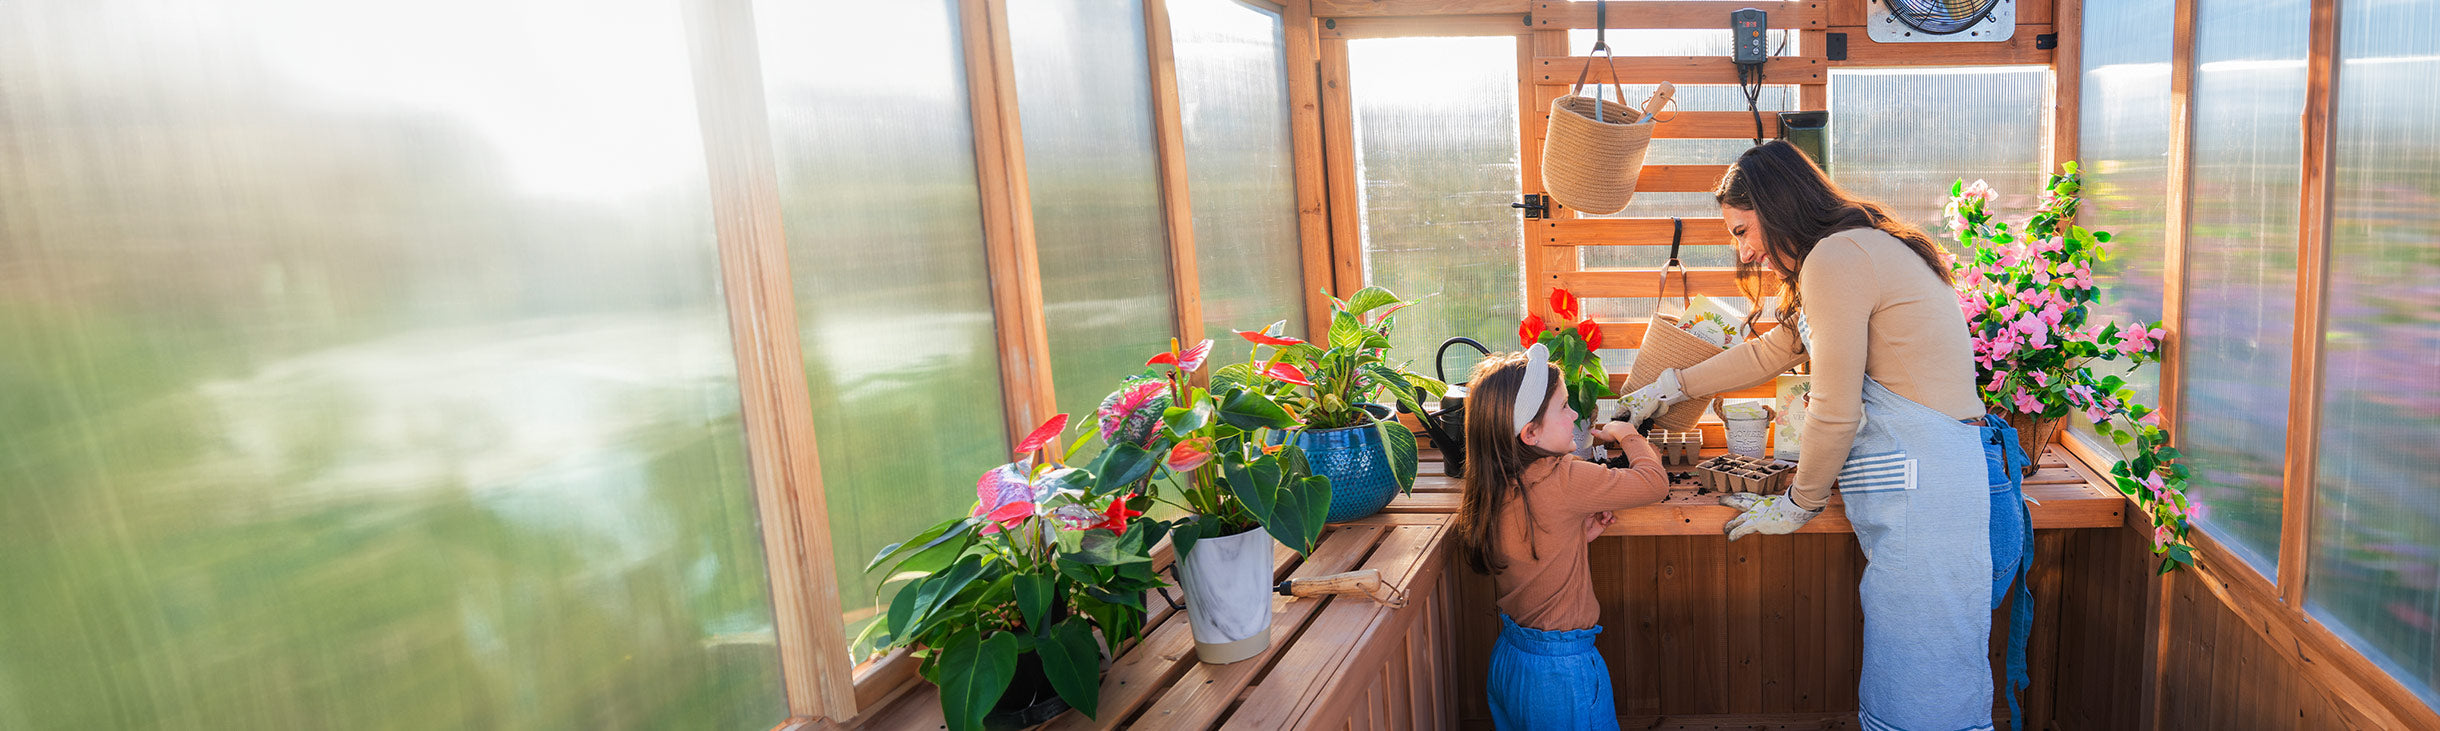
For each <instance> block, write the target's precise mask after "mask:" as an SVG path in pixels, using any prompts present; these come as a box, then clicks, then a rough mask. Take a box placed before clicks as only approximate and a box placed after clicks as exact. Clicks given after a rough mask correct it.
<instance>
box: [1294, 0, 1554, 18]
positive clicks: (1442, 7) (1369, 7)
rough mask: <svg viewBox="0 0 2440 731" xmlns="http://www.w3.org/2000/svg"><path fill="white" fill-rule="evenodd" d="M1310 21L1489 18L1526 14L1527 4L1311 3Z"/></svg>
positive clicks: (1505, 0) (1448, 0)
mask: <svg viewBox="0 0 2440 731" xmlns="http://www.w3.org/2000/svg"><path fill="white" fill-rule="evenodd" d="M1312 2H1313V17H1316V18H1347V17H1355V16H1378V15H1491V14H1498V13H1522V12H1525V7H1526V0H1312Z"/></svg>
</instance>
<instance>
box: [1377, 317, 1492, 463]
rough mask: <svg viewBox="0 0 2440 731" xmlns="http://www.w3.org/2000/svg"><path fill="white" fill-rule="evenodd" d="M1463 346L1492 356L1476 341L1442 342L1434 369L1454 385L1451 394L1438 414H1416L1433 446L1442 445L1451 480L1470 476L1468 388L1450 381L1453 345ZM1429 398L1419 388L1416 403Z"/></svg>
mask: <svg viewBox="0 0 2440 731" xmlns="http://www.w3.org/2000/svg"><path fill="white" fill-rule="evenodd" d="M1460 343H1463V344H1465V345H1466V346H1468V347H1471V348H1474V350H1475V351H1476V352H1479V353H1481V354H1483V355H1485V356H1488V355H1491V349H1490V348H1486V347H1483V344H1482V343H1479V342H1475V340H1474V339H1473V338H1469V337H1454V338H1449V339H1447V340H1443V341H1441V343H1440V350H1438V351H1434V352H1433V354H1432V366H1433V369H1434V372H1435V374H1436V375H1438V376H1439V377H1440V381H1441V382H1442V383H1448V384H1450V385H1449V392H1448V394H1447V395H1444V396H1441V397H1440V409H1439V410H1438V411H1433V412H1430V413H1424V414H1415V420H1416V421H1420V422H1423V433H1424V434H1425V435H1427V436H1430V437H1431V438H1432V443H1433V444H1436V445H1439V446H1440V458H1441V460H1442V461H1441V463H1440V465H1441V469H1442V474H1445V475H1448V476H1450V477H1458V476H1461V475H1464V474H1465V473H1466V387H1465V386H1464V385H1462V384H1457V383H1454V382H1451V381H1450V380H1449V359H1448V355H1449V346H1452V345H1457V344H1460ZM1429 396H1430V394H1428V393H1425V392H1424V390H1423V389H1420V388H1418V389H1415V402H1416V403H1423V401H1424V399H1426V398H1428V397H1429ZM1398 410H1399V411H1406V406H1405V405H1403V404H1401V405H1400V406H1399V407H1398ZM1408 413H1413V412H1408Z"/></svg>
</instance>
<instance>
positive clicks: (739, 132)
mask: <svg viewBox="0 0 2440 731" xmlns="http://www.w3.org/2000/svg"><path fill="white" fill-rule="evenodd" d="M752 1H753V0H685V2H684V3H683V6H684V7H683V14H684V20H685V26H686V38H687V46H688V49H689V53H690V65H691V71H692V74H693V78H694V82H695V88H696V106H697V109H696V111H697V117H698V121H699V123H700V124H701V125H702V129H703V140H704V155H705V159H706V162H707V166H708V168H709V175H710V193H711V198H712V203H713V222H714V234H715V239H716V242H717V245H718V248H719V254H720V257H719V258H720V267H721V284H722V292H723V295H724V297H725V298H726V307H727V310H728V320H729V323H730V335H731V338H732V342H733V349H734V352H735V356H736V360H737V374H738V390H739V394H740V397H741V400H742V402H743V403H742V414H743V421H744V423H745V432H746V434H745V436H746V446H747V458H748V461H749V465H750V468H751V471H752V481H753V485H754V493H755V504H756V508H757V512H758V515H759V516H761V520H762V526H763V529H762V530H763V535H762V538H763V550H764V555H765V563H766V569H767V571H768V574H769V578H770V586H771V601H772V609H773V615H774V627H775V631H776V634H777V635H778V648H779V649H778V655H779V660H780V666H781V682H782V685H783V687H784V688H785V691H786V695H787V712H788V717H787V718H786V719H784V720H782V721H779V722H778V724H777V725H776V726H775V727H774V728H775V729H790V730H793V729H815V728H838V727H844V726H852V725H854V724H855V723H856V722H857V720H858V718H859V716H860V714H863V713H865V712H868V711H871V710H873V709H876V708H879V707H881V706H882V705H883V704H885V703H887V702H888V701H889V700H890V698H892V697H894V696H896V695H898V694H900V693H903V692H905V691H906V690H907V689H908V688H911V687H913V686H914V684H915V680H916V668H917V665H918V661H917V660H916V658H914V657H912V656H910V655H909V654H908V653H906V652H905V651H903V650H900V651H894V652H891V653H888V654H885V655H883V656H881V657H878V658H874V659H871V660H868V661H865V662H863V663H851V662H850V661H849V660H848V651H849V647H848V643H849V638H848V637H847V636H846V622H845V621H844V619H843V618H842V617H841V613H840V607H841V602H840V599H839V595H838V590H837V588H838V586H839V582H838V579H839V577H838V576H836V575H835V569H834V568H833V567H834V566H835V564H834V563H833V551H834V547H833V546H832V545H831V542H830V530H829V525H830V523H829V511H828V508H827V503H826V502H825V499H824V494H823V484H822V476H821V461H820V452H819V450H818V448H817V442H816V441H815V436H814V429H813V423H812V407H811V396H810V393H809V389H808V386H807V384H806V381H805V378H804V373H803V363H802V357H803V356H802V353H803V350H802V343H801V342H800V341H799V336H798V331H797V328H796V307H795V293H794V290H793V282H792V280H791V278H790V277H789V271H790V270H789V262H788V250H787V236H786V233H785V227H784V222H783V221H782V220H781V215H780V206H779V192H778V190H779V181H778V173H777V168H776V166H775V163H774V160H775V158H774V156H773V150H772V142H771V135H770V122H769V116H768V110H767V109H766V108H765V104H764V99H763V94H764V89H763V85H762V76H761V66H760V64H761V59H760V52H759V49H758V47H757V43H756V28H755V25H754V22H755V21H754V17H753V8H752ZM1250 1H1251V2H1253V3H1255V4H1257V5H1261V6H1264V7H1266V8H1268V9H1270V10H1272V11H1273V12H1277V13H1279V14H1280V16H1281V19H1282V22H1283V25H1284V30H1285V33H1284V36H1285V39H1284V40H1285V43H1284V46H1285V47H1284V48H1283V49H1282V53H1283V54H1284V55H1285V57H1286V60H1287V61H1288V64H1289V68H1290V69H1291V73H1290V74H1289V97H1290V98H1289V103H1290V105H1291V135H1292V142H1293V144H1294V150H1295V155H1294V161H1293V162H1294V164H1295V172H1296V179H1297V186H1296V200H1297V209H1298V220H1299V237H1300V243H1299V246H1300V251H1301V252H1302V255H1301V260H1300V262H1299V263H1300V266H1301V268H1302V269H1303V277H1304V279H1305V282H1306V283H1307V285H1308V289H1312V290H1316V291H1315V292H1314V293H1313V294H1311V295H1309V296H1308V297H1307V298H1306V300H1305V303H1304V306H1305V311H1306V321H1307V322H1308V323H1320V324H1317V325H1312V326H1313V327H1316V328H1317V329H1326V328H1327V323H1328V320H1327V317H1328V313H1329V306H1328V301H1327V300H1324V299H1321V295H1320V294H1319V293H1318V288H1317V287H1313V286H1312V285H1313V284H1314V283H1315V282H1316V281H1317V277H1318V278H1319V279H1320V281H1327V277H1328V268H1327V262H1328V259H1327V258H1326V256H1327V251H1328V249H1327V246H1328V241H1327V239H1326V236H1325V235H1324V232H1326V227H1327V218H1326V216H1327V210H1326V209H1325V208H1324V206H1323V205H1322V203H1321V196H1322V188H1321V186H1320V184H1319V181H1320V178H1321V174H1322V173H1321V161H1320V154H1319V150H1320V146H1321V144H1320V140H1319V134H1318V125H1314V124H1311V123H1310V122H1311V121H1312V112H1313V111H1315V104H1314V103H1313V98H1314V96H1315V93H1314V88H1313V77H1312V76H1311V75H1304V74H1297V73H1294V70H1295V69H1296V68H1298V66H1297V63H1298V61H1299V59H1300V57H1304V58H1310V57H1311V55H1312V49H1313V43H1312V41H1313V36H1312V34H1311V33H1310V32H1305V33H1299V32H1298V28H1300V27H1306V28H1309V27H1310V25H1311V14H1310V12H1309V8H1310V5H1309V3H1306V2H1293V3H1289V4H1285V5H1283V4H1280V3H1275V2H1268V1H1267V0H1250ZM1143 7H1144V16H1143V19H1142V22H1143V23H1144V28H1145V31H1146V33H1145V35H1146V47H1145V53H1146V62H1147V64H1148V67H1149V68H1150V69H1151V77H1152V89H1151V92H1152V109H1151V110H1150V111H1151V112H1152V114H1153V121H1154V142H1155V144H1156V149H1157V150H1158V156H1159V165H1160V177H1159V186H1160V191H1159V192H1160V197H1161V202H1162V215H1163V224H1164V231H1165V232H1166V233H1167V235H1168V238H1169V248H1168V251H1169V255H1170V256H1169V268H1170V271H1169V274H1170V278H1171V282H1172V284H1173V287H1174V291H1175V297H1176V300H1175V301H1174V304H1175V305H1176V314H1177V319H1176V321H1175V322H1173V323H1172V326H1173V331H1174V332H1175V333H1176V334H1177V335H1178V336H1179V337H1180V338H1181V339H1185V340H1188V341H1190V342H1191V341H1193V340H1195V339H1199V338H1201V337H1202V336H1203V332H1202V331H1203V324H1202V308H1201V297H1200V286H1199V280H1198V275H1197V267H1196V257H1195V248H1194V231H1193V225H1194V224H1193V221H1194V218H1193V212H1192V204H1191V201H1190V200H1189V198H1188V189H1187V175H1186V158H1185V141H1184V135H1183V126H1182V120H1181V118H1180V115H1179V106H1178V96H1177V76H1176V69H1175V56H1174V50H1173V43H1172V39H1171V37H1170V34H1169V23H1168V5H1167V1H1166V0H1144V4H1143ZM956 12H957V21H958V36H959V37H958V44H959V48H960V50H961V55H962V57H963V61H964V71H965V79H966V85H967V93H968V106H969V112H970V114H971V123H972V125H973V131H974V156H975V163H976V165H975V168H976V183H977V188H978V195H979V198H980V201H979V202H980V209H981V214H982V220H981V221H980V223H981V224H982V227H983V233H984V236H983V239H984V258H985V261H986V263H987V266H988V271H989V281H990V287H991V306H992V314H993V320H994V330H995V334H994V337H995V342H996V345H997V350H998V354H999V372H1000V378H1001V386H1002V388H1001V392H1002V398H1003V402H1002V404H1001V406H1002V412H1003V417H1004V418H1005V420H1006V425H1007V434H1008V439H1009V442H1010V445H1011V446H1012V447H1013V446H1014V444H1015V442H1016V441H1017V440H1019V439H1022V438H1023V437H1024V435H1025V434H1027V433H1028V432H1030V431H1032V430H1033V428H1034V426H1035V425H1037V424H1039V423H1041V421H1042V420H1043V419H1045V418H1047V417H1048V416H1049V415H1050V414H1052V413H1055V412H1056V410H1057V408H1058V407H1057V400H1056V392H1055V391H1054V389H1053V386H1052V378H1051V358H1050V346H1049V337H1048V334H1047V328H1046V325H1045V322H1044V314H1043V297H1042V278H1041V268H1040V260H1039V256H1038V253H1037V250H1036V245H1035V239H1034V225H1033V211H1032V204H1031V200H1032V199H1031V194H1030V192H1029V190H1028V187H1027V182H1026V177H1025V150H1024V143H1023V140H1024V136H1023V129H1022V125H1021V123H1020V117H1019V114H1018V106H1017V104H1018V100H1017V97H1016V91H1015V90H1016V75H1015V65H1014V62H1013V60H1012V43H1011V41H1010V34H1009V26H1008V0H957V3H956ZM1300 82H1301V83H1300ZM1317 242H1318V243H1319V244H1320V246H1321V247H1323V248H1322V251H1323V253H1324V255H1325V258H1323V259H1322V260H1321V263H1322V266H1320V267H1316V266H1314V265H1315V263H1316V262H1315V261H1314V258H1313V254H1314V249H1315V245H1316V243H1317ZM1317 270H1318V273H1317ZM1317 305H1318V307H1317Z"/></svg>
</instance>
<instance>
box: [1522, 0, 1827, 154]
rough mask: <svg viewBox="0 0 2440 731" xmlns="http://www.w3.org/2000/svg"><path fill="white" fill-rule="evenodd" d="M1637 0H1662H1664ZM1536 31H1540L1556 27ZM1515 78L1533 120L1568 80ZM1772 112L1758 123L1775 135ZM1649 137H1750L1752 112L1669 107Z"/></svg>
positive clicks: (1546, 111)
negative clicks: (1525, 92) (1525, 91)
mask: <svg viewBox="0 0 2440 731" xmlns="http://www.w3.org/2000/svg"><path fill="white" fill-rule="evenodd" d="M1638 1H1640V2H1663V1H1665V0H1638ZM1536 32H1537V33H1541V32H1557V31H1536ZM1562 50H1564V49H1562ZM1519 66H1520V68H1525V69H1532V68H1533V67H1534V59H1533V58H1532V57H1528V58H1525V59H1523V61H1522V62H1521V63H1520V65H1519ZM1519 78H1520V81H1519V83H1520V84H1521V85H1525V88H1527V89H1530V90H1531V93H1532V94H1533V95H1534V101H1533V103H1532V104H1529V105H1527V106H1526V107H1525V110H1526V112H1527V113H1530V114H1532V115H1533V116H1534V117H1535V118H1536V119H1537V120H1539V119H1546V118H1548V116H1549V115H1550V103H1551V102H1553V101H1556V100H1558V98H1559V97H1563V96H1567V93H1568V91H1569V89H1570V86H1571V85H1570V84H1544V83H1541V81H1540V75H1539V74H1538V73H1529V74H1527V75H1524V76H1520V77H1519ZM1797 88H1798V89H1802V90H1807V91H1819V90H1827V89H1828V88H1829V86H1828V85H1826V84H1805V85H1801V86H1798V87H1797ZM1603 93H1604V94H1605V95H1606V94H1608V93H1609V92H1607V91H1606V90H1605V91H1604V92H1603ZM1678 93H1680V94H1684V93H1685V89H1684V88H1683V85H1681V87H1680V88H1679V90H1678ZM1824 98H1825V99H1826V98H1827V97H1826V96H1825V97H1824ZM1642 102H1643V100H1642V99H1630V100H1628V103H1630V104H1639V103H1642ZM1773 114H1775V112H1769V111H1765V112H1763V113H1762V124H1763V129H1764V131H1767V132H1770V133H1772V136H1777V134H1778V129H1779V123H1778V121H1777V119H1775V118H1774V117H1773V116H1772V115H1773ZM1652 138H1653V139H1656V140H1659V139H1678V140H1750V139H1753V138H1754V116H1753V114H1752V113H1750V112H1747V111H1745V110H1742V109H1739V110H1735V111H1708V110H1706V111H1692V110H1680V109H1671V110H1668V111H1665V112H1662V113H1661V114H1660V121H1659V122H1656V123H1654V124H1653V125H1652Z"/></svg>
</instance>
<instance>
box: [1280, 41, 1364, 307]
mask: <svg viewBox="0 0 2440 731" xmlns="http://www.w3.org/2000/svg"><path fill="white" fill-rule="evenodd" d="M1280 25H1281V29H1280V30H1281V35H1282V36H1283V37H1284V39H1285V42H1286V45H1287V48H1286V53H1287V58H1288V141H1289V145H1290V146H1291V147H1292V148H1293V149H1294V151H1295V160H1294V164H1295V166H1296V239H1297V248H1298V250H1299V251H1300V252H1302V253H1303V263H1304V283H1305V333H1306V334H1307V335H1312V334H1316V333H1324V332H1329V331H1330V298H1329V297H1328V296H1327V295H1324V294H1322V292H1323V291H1324V290H1327V289H1330V278H1331V273H1330V270H1331V258H1330V206H1329V195H1330V184H1329V183H1328V182H1327V178H1328V172H1327V171H1328V167H1327V165H1326V164H1325V163H1324V161H1323V160H1324V157H1323V151H1322V136H1323V135H1322V99H1321V90H1320V86H1321V75H1322V70H1321V51H1320V43H1321V41H1319V40H1318V39H1316V38H1314V32H1313V26H1314V22H1313V4H1312V3H1309V2H1301V1H1300V2H1292V3H1289V4H1288V8H1287V12H1285V13H1283V14H1281V15H1280ZM1349 215H1352V214H1349Z"/></svg>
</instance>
